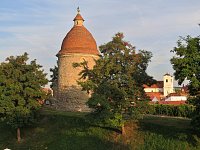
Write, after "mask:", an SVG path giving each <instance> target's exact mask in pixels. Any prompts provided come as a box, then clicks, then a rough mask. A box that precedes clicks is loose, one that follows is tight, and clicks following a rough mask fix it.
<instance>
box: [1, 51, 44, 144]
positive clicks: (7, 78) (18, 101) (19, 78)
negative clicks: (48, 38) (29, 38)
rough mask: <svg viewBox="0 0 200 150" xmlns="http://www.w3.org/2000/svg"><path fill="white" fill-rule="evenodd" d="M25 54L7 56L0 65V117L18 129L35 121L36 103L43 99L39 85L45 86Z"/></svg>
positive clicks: (36, 69)
mask: <svg viewBox="0 0 200 150" xmlns="http://www.w3.org/2000/svg"><path fill="white" fill-rule="evenodd" d="M28 59H29V58H28V54H27V53H24V54H23V55H21V56H16V57H14V56H10V57H8V58H7V59H6V61H5V62H2V63H1V64H0V93H1V94H0V118H1V119H3V120H5V121H6V122H7V123H8V124H9V125H11V126H12V127H13V128H15V129H17V140H18V142H20V140H21V136H20V128H21V127H24V126H26V125H30V124H32V123H33V122H34V121H35V115H36V111H37V110H38V109H39V108H40V106H41V105H40V104H39V102H38V100H41V99H44V98H45V95H46V94H45V92H44V91H43V90H42V86H44V85H45V84H47V82H48V80H47V79H46V74H45V73H43V70H41V67H42V66H40V65H38V64H37V63H36V60H33V61H31V62H30V63H28V62H27V61H28Z"/></svg>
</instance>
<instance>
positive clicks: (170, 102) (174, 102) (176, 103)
mask: <svg viewBox="0 0 200 150" xmlns="http://www.w3.org/2000/svg"><path fill="white" fill-rule="evenodd" d="M158 103H159V104H167V105H181V104H186V101H159V102H158Z"/></svg>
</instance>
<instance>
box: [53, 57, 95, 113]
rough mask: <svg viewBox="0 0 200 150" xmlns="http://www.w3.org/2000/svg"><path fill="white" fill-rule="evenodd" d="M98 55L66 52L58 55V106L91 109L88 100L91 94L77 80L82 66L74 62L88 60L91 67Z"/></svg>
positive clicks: (59, 107)
mask: <svg viewBox="0 0 200 150" xmlns="http://www.w3.org/2000/svg"><path fill="white" fill-rule="evenodd" d="M94 59H98V56H97V55H91V54H65V55H61V56H59V57H58V67H59V71H58V94H57V99H58V101H57V103H56V107H57V108H58V109H61V110H66V111H89V108H88V107H87V106H86V104H85V103H86V101H87V100H88V98H89V95H88V94H87V93H86V92H84V91H82V90H81V87H80V85H78V83H77V80H79V78H80V76H79V73H80V72H81V71H82V68H81V67H77V68H74V67H73V63H81V62H83V61H84V60H85V61H87V62H88V66H89V68H90V69H91V68H93V66H94V65H95V61H94Z"/></svg>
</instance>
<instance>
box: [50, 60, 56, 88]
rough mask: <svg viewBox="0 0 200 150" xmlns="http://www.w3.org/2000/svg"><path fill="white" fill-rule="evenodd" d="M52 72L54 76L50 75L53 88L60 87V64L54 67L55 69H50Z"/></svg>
mask: <svg viewBox="0 0 200 150" xmlns="http://www.w3.org/2000/svg"><path fill="white" fill-rule="evenodd" d="M50 72H52V74H51V75H50V77H51V80H50V82H51V85H50V87H51V88H56V87H57V86H58V62H57V65H56V66H54V68H50Z"/></svg>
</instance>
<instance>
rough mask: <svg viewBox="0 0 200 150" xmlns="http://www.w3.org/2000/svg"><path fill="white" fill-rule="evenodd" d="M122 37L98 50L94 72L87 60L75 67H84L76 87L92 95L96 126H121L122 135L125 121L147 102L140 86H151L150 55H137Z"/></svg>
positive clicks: (141, 51) (118, 36)
mask: <svg viewBox="0 0 200 150" xmlns="http://www.w3.org/2000/svg"><path fill="white" fill-rule="evenodd" d="M123 38H124V36H123V34H122V33H117V34H116V35H115V36H114V37H113V39H112V41H110V42H108V43H106V44H104V45H101V46H100V47H99V48H100V51H101V53H102V56H101V57H100V58H99V59H98V60H95V61H96V65H95V66H94V67H93V69H89V67H88V65H87V62H86V61H84V62H83V63H81V64H74V66H75V67H80V66H81V67H83V71H82V72H81V73H80V75H81V80H82V81H79V84H80V85H81V86H82V88H83V90H86V91H87V92H88V93H92V94H91V97H90V98H89V100H88V102H87V104H88V105H89V107H90V108H92V109H93V110H94V112H93V113H92V115H94V118H95V119H96V120H95V121H96V123H97V124H99V123H102V124H103V125H108V126H111V127H117V128H118V127H120V128H121V131H122V133H124V122H125V118H127V116H133V117H137V115H136V112H138V111H136V108H137V107H138V106H139V101H141V100H145V99H147V97H146V94H145V92H144V88H143V84H152V83H154V80H153V78H152V77H150V76H148V75H147V73H146V69H147V66H148V63H149V61H150V58H151V57H152V54H151V53H150V52H148V51H145V50H140V51H139V52H138V53H136V50H135V47H133V46H132V45H131V44H129V43H128V42H126V41H124V40H123ZM86 79H87V80H86Z"/></svg>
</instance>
